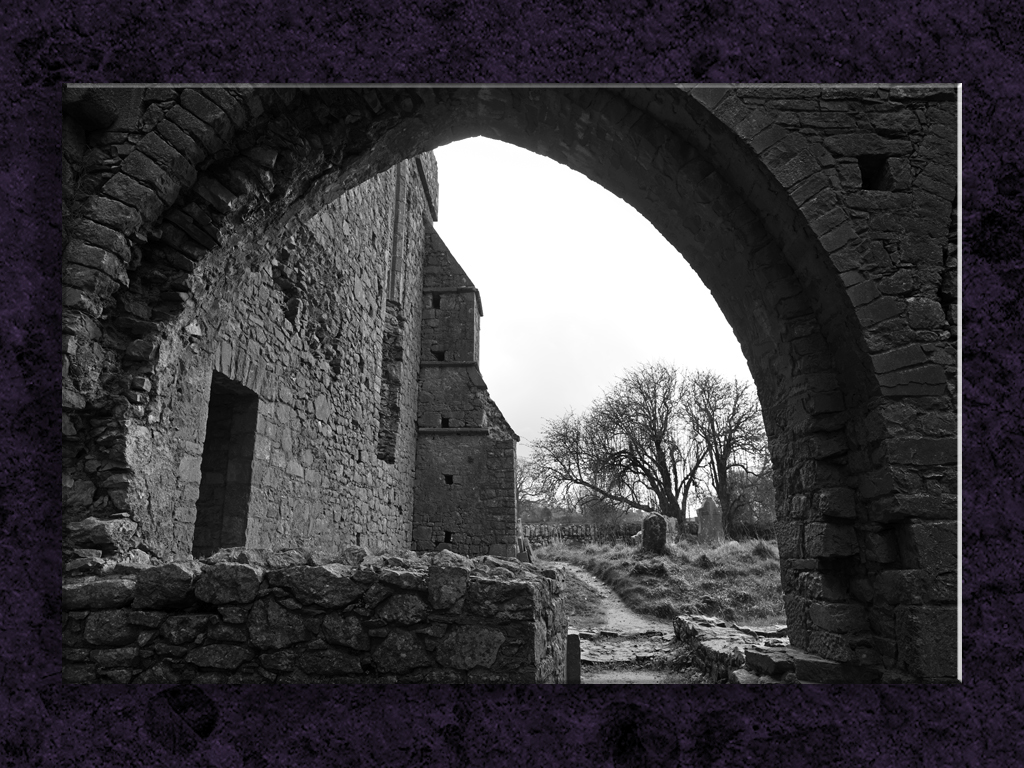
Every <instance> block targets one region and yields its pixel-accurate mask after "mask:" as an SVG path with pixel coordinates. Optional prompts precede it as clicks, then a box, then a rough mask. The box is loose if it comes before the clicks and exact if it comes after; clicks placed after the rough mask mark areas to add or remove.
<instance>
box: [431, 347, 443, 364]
mask: <svg viewBox="0 0 1024 768" xmlns="http://www.w3.org/2000/svg"><path fill="white" fill-rule="evenodd" d="M430 354H432V355H433V356H434V359H435V360H437V361H438V362H444V355H445V351H444V350H443V349H441V350H437V349H434V350H431V351H430Z"/></svg>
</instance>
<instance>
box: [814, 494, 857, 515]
mask: <svg viewBox="0 0 1024 768" xmlns="http://www.w3.org/2000/svg"><path fill="white" fill-rule="evenodd" d="M817 500H818V514H820V515H823V516H824V517H856V516H857V506H856V493H855V492H854V490H853V489H852V488H825V489H824V490H822V491H819V492H818V499H817Z"/></svg>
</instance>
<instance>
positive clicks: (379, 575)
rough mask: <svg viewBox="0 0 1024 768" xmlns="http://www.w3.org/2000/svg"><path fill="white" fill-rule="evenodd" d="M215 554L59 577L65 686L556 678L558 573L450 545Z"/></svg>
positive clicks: (560, 648)
mask: <svg viewBox="0 0 1024 768" xmlns="http://www.w3.org/2000/svg"><path fill="white" fill-rule="evenodd" d="M330 560H332V562H326V561H325V560H324V559H323V558H321V557H318V556H316V555H313V554H310V553H309V552H308V551H303V550H288V551H281V552H269V551H265V550H240V549H234V550H223V551H221V552H220V553H218V554H217V555H216V556H214V557H212V558H209V559H207V560H203V561H196V560H185V561H181V562H174V563H169V564H165V565H160V566H155V567H151V568H147V567H130V566H127V565H121V566H118V567H115V568H114V569H113V571H114V572H111V573H109V574H106V575H93V576H86V577H71V578H65V580H64V584H63V591H62V599H63V605H62V630H63V648H64V650H63V658H64V680H65V682H69V683H95V682H116V683H177V682H192V683H321V682H322V683H564V682H565V638H566V631H567V625H566V619H565V613H564V610H563V607H562V598H561V588H562V583H563V581H562V579H563V577H562V574H561V571H557V570H546V571H541V570H540V569H538V568H537V567H535V566H532V565H527V564H523V563H519V562H518V561H515V560H503V559H497V558H493V557H481V558H477V559H474V560H470V559H467V558H465V557H462V556H460V555H457V554H455V553H452V552H437V553H430V554H427V555H423V556H422V557H421V556H417V555H415V554H413V553H409V552H407V553H403V554H400V555H387V556H377V557H368V556H367V553H366V552H365V550H363V549H362V548H357V547H351V548H348V549H346V550H345V551H344V552H342V553H341V554H340V555H339V556H336V557H334V558H330Z"/></svg>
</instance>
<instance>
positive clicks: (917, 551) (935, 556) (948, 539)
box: [899, 520, 959, 572]
mask: <svg viewBox="0 0 1024 768" xmlns="http://www.w3.org/2000/svg"><path fill="white" fill-rule="evenodd" d="M958 535H959V534H958V531H957V523H956V521H953V520H948V521H946V520H944V521H936V522H930V521H929V522H918V521H912V522H910V523H908V524H906V525H904V526H902V527H901V528H900V530H899V540H900V551H901V552H902V553H903V564H904V566H905V567H907V568H924V569H926V570H930V571H936V572H942V571H955V570H956V568H957V539H958Z"/></svg>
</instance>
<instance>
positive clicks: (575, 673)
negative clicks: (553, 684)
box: [565, 629, 582, 685]
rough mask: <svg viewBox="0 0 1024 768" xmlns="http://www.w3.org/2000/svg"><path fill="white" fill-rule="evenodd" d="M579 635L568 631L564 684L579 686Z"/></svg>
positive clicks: (572, 630)
mask: <svg viewBox="0 0 1024 768" xmlns="http://www.w3.org/2000/svg"><path fill="white" fill-rule="evenodd" d="M580 655H581V651H580V633H579V632H577V631H576V630H575V629H570V630H569V634H568V635H567V637H566V642H565V682H566V684H567V685H579V684H580V681H581V669H580V667H581V664H582V662H581V658H580Z"/></svg>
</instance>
